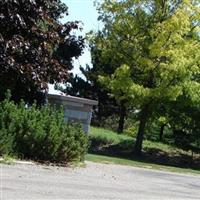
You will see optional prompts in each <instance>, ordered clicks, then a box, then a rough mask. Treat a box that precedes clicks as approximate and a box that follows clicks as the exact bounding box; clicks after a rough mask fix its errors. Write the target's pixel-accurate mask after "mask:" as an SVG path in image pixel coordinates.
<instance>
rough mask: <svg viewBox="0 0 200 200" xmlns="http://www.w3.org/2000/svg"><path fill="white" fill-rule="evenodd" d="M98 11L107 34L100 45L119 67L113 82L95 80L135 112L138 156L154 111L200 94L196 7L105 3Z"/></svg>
mask: <svg viewBox="0 0 200 200" xmlns="http://www.w3.org/2000/svg"><path fill="white" fill-rule="evenodd" d="M98 9H99V13H100V20H102V22H103V23H104V30H103V31H104V32H105V33H106V37H105V38H104V40H103V41H102V42H101V43H100V44H99V45H100V46H102V51H104V55H105V56H106V55H108V54H109V55H111V56H112V57H113V59H115V60H116V61H117V60H119V61H120V62H119V66H118V69H117V70H116V71H115V73H114V74H113V75H112V76H110V77H105V76H104V77H101V78H100V79H101V82H102V83H103V84H104V85H106V86H107V87H108V88H110V89H111V90H112V92H113V94H114V95H115V97H116V98H117V99H129V103H132V104H133V105H135V106H137V108H138V110H139V111H140V124H139V128H138V134H137V138H136V144H135V148H134V151H135V153H136V154H140V153H141V150H142V141H143V136H144V133H145V128H146V124H147V122H148V119H149V118H150V117H151V116H152V114H153V112H154V110H155V108H156V107H157V106H158V105H159V104H160V103H162V102H163V101H164V102H165V101H174V102H176V99H177V98H178V97H179V96H181V95H182V94H183V93H186V94H187V95H196V94H195V91H196V93H197V92H198V91H199V90H200V83H199V82H198V81H196V80H195V79H194V77H195V76H197V75H199V74H200V59H199V58H200V42H199V39H200V38H199V36H200V34H199V20H200V15H199V13H200V8H199V1H198V0H196V1H191V0H183V1H178V0H164V1H163V0H158V1H157V0H151V1H145V0H140V1H137V0H125V1H111V0H104V1H103V3H102V4H100V5H99V8H98ZM122 62H123V64H121V63H122ZM121 91H123V93H121Z"/></svg>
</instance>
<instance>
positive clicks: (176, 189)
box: [0, 162, 200, 200]
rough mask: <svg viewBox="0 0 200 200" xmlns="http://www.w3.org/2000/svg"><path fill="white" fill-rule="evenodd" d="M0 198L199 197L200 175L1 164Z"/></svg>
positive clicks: (113, 167) (98, 166)
mask: <svg viewBox="0 0 200 200" xmlns="http://www.w3.org/2000/svg"><path fill="white" fill-rule="evenodd" d="M0 177H1V181H0V199H1V200H29V199H31V200H39V199H43V200H56V199H60V200H62V199H94V200H95V199H130V200H134V199H135V200H140V199H141V200H143V199H152V200H157V199H158V200H162V199H164V200H166V199H169V200H173V199H174V200H184V199H185V200H186V199H188V200H189V199H190V200H191V199H196V200H200V176H192V175H183V174H176V173H169V172H160V171H156V170H150V169H141V168H134V167H130V166H120V165H113V164H97V163H92V162H87V166H86V167H82V168H76V169H69V168H62V167H49V166H43V165H35V164H33V165H27V164H15V165H2V164H1V165H0Z"/></svg>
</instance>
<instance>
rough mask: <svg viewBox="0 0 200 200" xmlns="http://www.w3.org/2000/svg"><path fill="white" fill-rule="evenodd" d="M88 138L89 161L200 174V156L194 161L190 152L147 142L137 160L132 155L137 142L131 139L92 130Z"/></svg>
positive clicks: (109, 132)
mask: <svg viewBox="0 0 200 200" xmlns="http://www.w3.org/2000/svg"><path fill="white" fill-rule="evenodd" d="M89 139H90V143H91V145H90V149H89V154H88V155H87V156H86V159H87V160H91V161H98V162H108V163H115V164H125V165H132V166H137V167H147V168H153V169H164V170H169V171H176V172H192V173H200V155H199V154H194V155H193V158H192V157H191V152H190V151H184V150H183V149H181V148H177V147H175V146H173V145H169V144H164V143H161V142H156V141H149V140H144V142H143V154H142V156H141V157H138V156H134V154H133V153H132V150H133V147H134V142H135V139H134V138H132V137H130V136H126V135H123V134H117V133H115V132H113V131H110V130H106V129H102V128H96V127H91V129H90V134H89Z"/></svg>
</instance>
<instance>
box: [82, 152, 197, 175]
mask: <svg viewBox="0 0 200 200" xmlns="http://www.w3.org/2000/svg"><path fill="white" fill-rule="evenodd" d="M85 159H86V160H87V161H92V162H98V163H105V164H119V165H128V166H133V167H141V168H148V169H156V170H162V171H169V172H178V173H190V174H191V173H192V174H199V175H200V170H193V169H189V168H179V167H171V166H166V165H158V164H152V163H148V162H145V161H142V160H141V161H137V160H130V159H123V158H116V157H110V156H102V155H95V154H87V155H86V157H85Z"/></svg>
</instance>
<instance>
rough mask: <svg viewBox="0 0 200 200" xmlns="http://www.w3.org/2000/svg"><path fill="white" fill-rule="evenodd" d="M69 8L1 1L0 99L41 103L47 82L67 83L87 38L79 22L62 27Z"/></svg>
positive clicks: (31, 0) (48, 2)
mask: <svg viewBox="0 0 200 200" xmlns="http://www.w3.org/2000/svg"><path fill="white" fill-rule="evenodd" d="M66 15H68V8H67V6H66V5H65V4H63V3H61V1H60V0H26V1H25V0H9V1H7V0H1V1H0V69H1V71H0V98H1V99H2V98H4V93H5V91H6V90H7V89H10V90H11V93H12V97H13V99H14V100H15V101H19V100H20V99H21V98H23V99H24V100H25V101H26V102H32V101H33V100H34V99H36V100H42V99H43V95H44V93H45V91H47V89H48V83H52V84H53V83H56V82H65V81H66V80H67V78H68V70H70V69H71V68H72V59H73V58H77V57H78V56H79V55H81V53H82V50H83V47H84V39H83V38H82V37H80V36H76V35H74V34H73V33H72V30H75V29H79V28H81V27H80V26H79V22H78V21H74V22H67V23H65V24H61V22H60V21H59V20H60V18H61V17H62V16H66Z"/></svg>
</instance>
